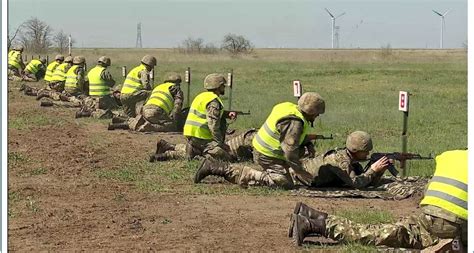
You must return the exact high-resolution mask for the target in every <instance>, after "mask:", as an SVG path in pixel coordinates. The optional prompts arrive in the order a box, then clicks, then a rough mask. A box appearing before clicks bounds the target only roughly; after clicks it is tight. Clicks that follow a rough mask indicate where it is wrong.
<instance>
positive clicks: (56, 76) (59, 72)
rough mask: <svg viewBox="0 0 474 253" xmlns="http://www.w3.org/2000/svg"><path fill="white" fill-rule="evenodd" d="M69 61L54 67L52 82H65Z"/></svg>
mask: <svg viewBox="0 0 474 253" xmlns="http://www.w3.org/2000/svg"><path fill="white" fill-rule="evenodd" d="M69 68H70V66H69V63H67V62H64V63H61V64H60V65H59V66H58V67H56V69H54V72H53V76H52V77H51V82H64V81H66V73H67V71H68V70H69Z"/></svg>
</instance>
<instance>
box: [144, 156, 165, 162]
mask: <svg viewBox="0 0 474 253" xmlns="http://www.w3.org/2000/svg"><path fill="white" fill-rule="evenodd" d="M148 161H149V162H151V163H152V162H158V161H160V162H162V161H168V156H167V155H166V154H153V155H151V156H150V159H149V160H148Z"/></svg>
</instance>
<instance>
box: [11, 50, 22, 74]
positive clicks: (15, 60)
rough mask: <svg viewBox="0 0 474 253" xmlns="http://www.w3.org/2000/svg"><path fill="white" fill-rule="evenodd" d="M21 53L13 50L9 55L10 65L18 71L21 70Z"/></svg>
mask: <svg viewBox="0 0 474 253" xmlns="http://www.w3.org/2000/svg"><path fill="white" fill-rule="evenodd" d="M20 55H21V52H20V51H16V50H12V51H10V52H9V53H8V64H10V65H12V66H13V67H15V68H17V69H18V70H21V63H20V61H21V57H20Z"/></svg>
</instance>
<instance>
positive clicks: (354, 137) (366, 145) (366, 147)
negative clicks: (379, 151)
mask: <svg viewBox="0 0 474 253" xmlns="http://www.w3.org/2000/svg"><path fill="white" fill-rule="evenodd" d="M346 148H347V149H348V150H349V151H351V152H353V153H355V152H357V151H366V152H369V151H371V150H372V148H373V145H372V138H371V137H370V135H369V134H368V133H366V132H363V131H355V132H352V133H351V134H349V136H347V140H346Z"/></svg>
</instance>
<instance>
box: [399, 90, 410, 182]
mask: <svg viewBox="0 0 474 253" xmlns="http://www.w3.org/2000/svg"><path fill="white" fill-rule="evenodd" d="M408 96H409V92H408V91H400V92H399V93H398V110H399V111H402V112H403V128H402V153H406V152H407V150H408V147H407V146H408V143H407V142H408V136H407V131H408V111H409V109H408V108H409V106H408V101H409V100H408ZM400 169H401V170H402V175H403V176H404V177H405V176H406V175H407V168H406V161H405V160H403V161H400Z"/></svg>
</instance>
